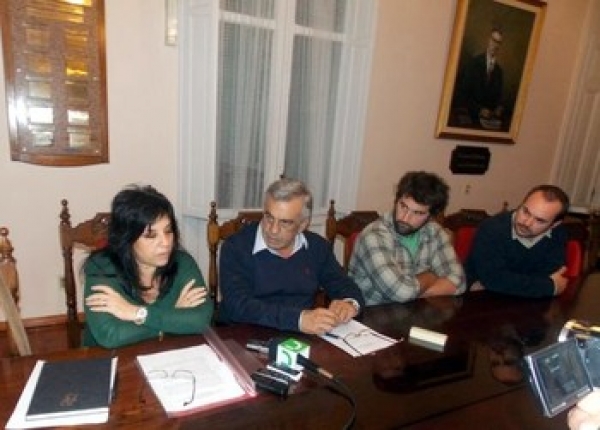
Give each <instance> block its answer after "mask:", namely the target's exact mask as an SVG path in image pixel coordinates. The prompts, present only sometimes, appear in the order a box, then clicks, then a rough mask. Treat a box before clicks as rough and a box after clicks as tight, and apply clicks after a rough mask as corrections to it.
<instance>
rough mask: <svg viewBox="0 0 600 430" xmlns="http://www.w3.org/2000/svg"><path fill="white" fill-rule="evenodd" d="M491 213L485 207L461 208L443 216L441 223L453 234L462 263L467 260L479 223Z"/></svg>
mask: <svg viewBox="0 0 600 430" xmlns="http://www.w3.org/2000/svg"><path fill="white" fill-rule="evenodd" d="M488 217H489V214H488V213H487V212H486V211H485V210H483V209H461V210H459V211H458V212H455V213H453V214H450V215H447V216H444V217H442V219H441V224H442V226H443V227H444V228H445V229H446V230H448V231H449V232H450V234H451V236H452V243H453V245H454V251H455V252H456V256H457V257H458V259H459V261H460V262H461V263H464V262H465V261H466V260H467V257H468V255H469V252H471V246H472V244H473V238H474V237H475V232H476V231H477V227H478V226H479V224H480V223H481V222H482V221H483V220H484V219H486V218H488Z"/></svg>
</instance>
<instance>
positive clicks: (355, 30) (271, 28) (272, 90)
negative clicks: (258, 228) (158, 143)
mask: <svg viewBox="0 0 600 430" xmlns="http://www.w3.org/2000/svg"><path fill="white" fill-rule="evenodd" d="M376 4H377V2H376V1H375V0H220V1H216V0H180V6H181V8H180V11H179V13H180V14H179V23H180V24H179V25H180V28H179V34H180V36H179V49H180V70H181V75H180V88H181V105H180V109H181V111H180V117H181V134H180V144H181V145H180V146H181V151H180V154H181V158H180V161H181V169H180V172H181V176H180V188H181V190H182V209H183V214H184V215H187V216H197V217H205V216H206V214H207V208H208V203H209V202H210V201H212V200H215V201H216V202H217V205H218V207H219V209H231V210H232V212H233V211H237V210H239V209H242V208H258V207H261V205H262V196H263V192H264V190H265V188H266V187H267V186H268V184H269V183H270V182H272V181H273V180H275V179H277V178H278V177H279V176H280V175H285V176H287V177H294V178H299V179H301V180H303V181H305V182H306V183H307V184H308V186H309V187H310V188H311V190H312V192H313V194H314V198H315V208H316V210H317V211H318V210H322V209H325V208H326V207H327V203H328V201H329V199H330V198H334V199H336V201H337V202H338V207H341V208H343V207H347V208H348V209H350V208H353V207H354V205H355V200H356V192H357V188H358V176H359V175H358V171H359V168H360V156H361V153H362V143H363V135H364V123H365V114H366V102H367V92H368V86H369V70H370V63H371V51H372V44H373V37H374V27H375V13H376V11H375V8H376Z"/></svg>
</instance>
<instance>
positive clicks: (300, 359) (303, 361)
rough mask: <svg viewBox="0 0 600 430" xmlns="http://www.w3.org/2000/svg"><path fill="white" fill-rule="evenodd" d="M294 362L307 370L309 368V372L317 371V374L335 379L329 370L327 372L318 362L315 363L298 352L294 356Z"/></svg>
mask: <svg viewBox="0 0 600 430" xmlns="http://www.w3.org/2000/svg"><path fill="white" fill-rule="evenodd" d="M296 362H297V363H298V364H299V365H300V366H302V367H304V368H305V369H307V370H310V371H311V372H314V373H318V374H319V375H321V376H323V377H325V378H327V379H331V380H333V379H335V376H333V374H332V373H331V372H329V371H328V370H326V369H323V368H322V367H321V366H319V365H318V364H316V363H315V362H314V361H311V360H309V359H308V358H306V357H305V356H303V355H300V354H298V355H297V356H296Z"/></svg>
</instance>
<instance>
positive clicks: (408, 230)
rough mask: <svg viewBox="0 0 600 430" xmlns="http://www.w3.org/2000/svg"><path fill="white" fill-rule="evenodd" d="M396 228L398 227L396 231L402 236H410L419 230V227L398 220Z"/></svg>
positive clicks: (395, 224)
mask: <svg viewBox="0 0 600 430" xmlns="http://www.w3.org/2000/svg"><path fill="white" fill-rule="evenodd" d="M394 228H395V229H396V233H398V234H399V235H401V236H408V235H410V234H413V233H414V232H415V231H417V229H416V228H414V227H413V226H412V225H410V224H408V223H405V222H402V221H397V220H394Z"/></svg>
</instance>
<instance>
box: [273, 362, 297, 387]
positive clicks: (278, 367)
mask: <svg viewBox="0 0 600 430" xmlns="http://www.w3.org/2000/svg"><path fill="white" fill-rule="evenodd" d="M267 369H269V370H272V371H273V372H275V373H277V374H280V375H282V376H285V377H286V378H289V379H291V380H292V381H294V382H298V381H299V380H300V378H302V371H301V370H298V369H294V368H292V367H290V366H288V365H286V364H283V363H277V362H271V363H269V364H267Z"/></svg>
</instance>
